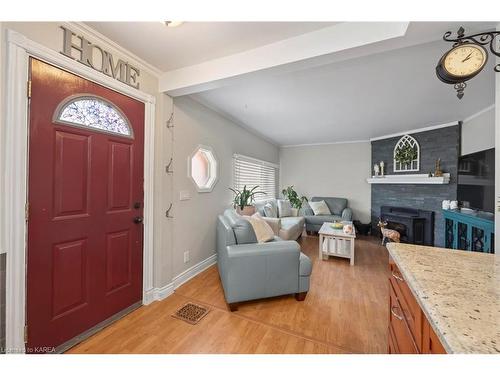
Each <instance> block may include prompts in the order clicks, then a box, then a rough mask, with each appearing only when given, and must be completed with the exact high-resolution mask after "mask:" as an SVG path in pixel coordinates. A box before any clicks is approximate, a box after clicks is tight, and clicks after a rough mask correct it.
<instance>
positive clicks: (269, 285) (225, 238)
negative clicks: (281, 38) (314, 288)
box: [217, 209, 312, 311]
mask: <svg viewBox="0 0 500 375" xmlns="http://www.w3.org/2000/svg"><path fill="white" fill-rule="evenodd" d="M217 266H218V268H219V275H220V279H221V282H222V287H223V289H224V297H225V299H226V302H227V303H228V305H229V308H230V310H231V311H234V310H236V309H237V304H238V303H239V302H243V301H250V300H254V299H260V298H267V297H274V296H280V295H285V294H295V298H296V299H297V300H299V301H302V300H304V299H305V297H306V294H307V291H308V290H309V276H310V275H311V270H312V264H311V260H310V259H309V257H307V255H305V254H303V253H302V252H301V251H300V246H299V244H298V243H297V242H295V241H283V240H281V239H280V238H279V237H275V238H274V240H273V241H271V242H266V243H257V238H256V237H255V232H254V230H253V228H252V226H251V224H250V222H249V221H248V220H245V219H243V218H242V217H241V216H240V215H238V214H237V213H236V211H235V210H234V209H227V210H226V211H225V212H224V214H223V215H219V217H218V220H217Z"/></svg>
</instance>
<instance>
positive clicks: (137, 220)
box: [134, 216, 144, 224]
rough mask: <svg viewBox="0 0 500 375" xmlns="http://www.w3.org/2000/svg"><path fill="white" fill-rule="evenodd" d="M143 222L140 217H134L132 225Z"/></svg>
mask: <svg viewBox="0 0 500 375" xmlns="http://www.w3.org/2000/svg"><path fill="white" fill-rule="evenodd" d="M143 221H144V219H143V218H142V217H141V216H136V217H134V223H136V224H140V223H142V222H143Z"/></svg>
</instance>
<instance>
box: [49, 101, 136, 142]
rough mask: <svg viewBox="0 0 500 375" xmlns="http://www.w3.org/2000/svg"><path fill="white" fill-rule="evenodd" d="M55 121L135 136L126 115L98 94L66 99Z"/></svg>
mask: <svg viewBox="0 0 500 375" xmlns="http://www.w3.org/2000/svg"><path fill="white" fill-rule="evenodd" d="M54 122H58V123H62V124H66V125H72V126H78V127H85V128H92V129H94V130H98V131H103V132H106V133H114V134H117V135H120V136H126V137H133V134H132V128H131V126H130V124H129V122H128V120H127V118H126V117H125V115H124V114H123V113H122V112H121V111H120V110H119V109H118V108H116V107H115V106H114V105H113V104H111V103H110V102H108V101H107V100H105V99H103V98H100V97H96V96H88V95H84V96H82V95H78V96H76V97H70V98H68V99H66V100H65V101H63V102H62V103H61V104H59V106H58V107H57V109H56V112H55V114H54Z"/></svg>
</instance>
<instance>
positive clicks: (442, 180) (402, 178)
mask: <svg viewBox="0 0 500 375" xmlns="http://www.w3.org/2000/svg"><path fill="white" fill-rule="evenodd" d="M366 182H368V183H369V184H434V185H444V184H449V183H450V174H449V173H443V176H441V177H429V175H428V174H390V175H385V176H383V177H375V176H373V177H370V178H367V179H366Z"/></svg>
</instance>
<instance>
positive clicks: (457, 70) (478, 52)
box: [436, 27, 500, 99]
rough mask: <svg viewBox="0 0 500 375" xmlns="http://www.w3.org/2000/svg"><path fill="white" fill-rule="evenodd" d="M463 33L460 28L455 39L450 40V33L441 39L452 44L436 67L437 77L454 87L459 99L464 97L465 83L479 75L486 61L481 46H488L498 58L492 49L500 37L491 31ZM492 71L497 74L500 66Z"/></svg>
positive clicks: (486, 54) (498, 53)
mask: <svg viewBox="0 0 500 375" xmlns="http://www.w3.org/2000/svg"><path fill="white" fill-rule="evenodd" d="M464 32H465V30H464V28H463V27H461V28H460V29H459V30H458V32H457V38H455V39H453V38H450V36H451V34H452V33H451V32H450V31H448V32H446V33H445V34H444V36H443V39H444V40H445V41H447V42H454V44H453V47H452V48H451V49H450V50H449V51H448V52H446V53H445V54H444V55H443V56H442V57H441V59H440V60H439V62H438V65H437V66H436V75H437V77H438V78H439V79H440V80H441V81H443V82H444V83H448V84H452V85H454V87H455V90H457V97H458V98H459V99H462V97H463V96H464V90H465V88H466V87H467V84H466V83H465V82H466V81H468V80H470V79H471V78H473V77H475V76H476V75H477V74H479V73H480V72H481V70H483V68H484V66H485V65H486V62H487V61H488V52H487V51H486V49H485V48H484V47H483V46H484V45H486V44H490V50H491V52H492V53H493V54H495V55H496V56H500V52H498V51H496V50H495V48H494V41H495V38H496V37H498V36H500V32H496V31H492V32H486V33H481V34H474V35H470V36H465V34H464ZM494 69H495V71H496V72H499V71H500V64H498V65H496V66H495V68H494Z"/></svg>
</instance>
